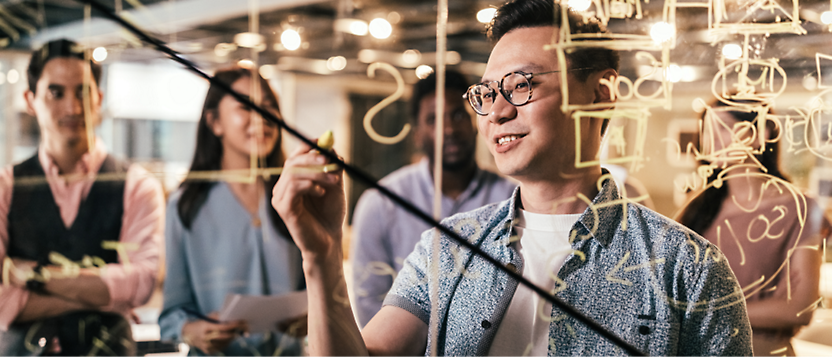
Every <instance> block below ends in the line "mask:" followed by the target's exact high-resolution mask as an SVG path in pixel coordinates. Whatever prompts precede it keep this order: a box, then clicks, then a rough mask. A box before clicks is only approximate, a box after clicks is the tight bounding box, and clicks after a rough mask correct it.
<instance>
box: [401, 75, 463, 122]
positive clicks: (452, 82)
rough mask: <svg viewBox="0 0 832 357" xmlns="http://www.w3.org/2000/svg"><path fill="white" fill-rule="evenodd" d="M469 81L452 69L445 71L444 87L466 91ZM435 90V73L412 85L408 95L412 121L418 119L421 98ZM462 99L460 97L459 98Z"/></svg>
mask: <svg viewBox="0 0 832 357" xmlns="http://www.w3.org/2000/svg"><path fill="white" fill-rule="evenodd" d="M469 85H470V83H469V82H468V79H467V78H465V75H464V74H462V73H459V72H457V71H454V70H447V71H445V89H455V90H459V91H460V92H462V93H465V92H466V91H468V86H469ZM435 92H436V73H431V74H430V75H429V76H427V77H426V78H425V79H422V80H419V81H418V82H416V84H414V85H413V95H412V96H411V97H410V117H411V119H412V120H413V122H414V123H418V121H419V108H420V107H421V103H422V98H424V97H425V96H426V95H428V94H431V93H435ZM460 100H462V99H460Z"/></svg>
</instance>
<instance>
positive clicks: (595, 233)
mask: <svg viewBox="0 0 832 357" xmlns="http://www.w3.org/2000/svg"><path fill="white" fill-rule="evenodd" d="M601 171H602V173H601V177H600V178H599V179H598V181H599V182H598V194H597V195H596V196H595V198H594V199H593V200H592V203H591V204H589V207H587V209H586V210H585V211H584V213H583V214H582V215H581V218H579V219H578V221H577V222H575V225H574V226H573V227H572V233H570V235H571V234H574V235H575V237H574V238H572V237H570V242H573V241H576V240H579V239H590V238H595V239H597V240H598V242H599V243H601V245H602V246H603V247H604V248H607V247H609V245H610V243H611V242H612V239H613V237H614V236H615V231H616V229H617V228H618V225H619V224H622V221H621V219H622V217H626V216H625V213H624V212H626V211H627V201H623V200H621V196H620V195H619V193H618V187H617V186H616V185H615V181H614V180H613V179H612V175H611V174H610V173H609V171H607V170H606V169H603V168H602V169H601ZM519 199H520V187H517V188H516V189H514V193H513V194H512V195H511V200H510V201H509V211H508V218H507V222H506V224H507V225H509V227H511V228H512V229H513V226H514V221H515V220H516V219H517V202H518V200H519ZM512 229H510V230H509V232H511V231H512ZM508 235H509V236H510V235H511V233H509V234H508ZM495 238H496V239H505V238H506V237H505V236H503V235H497V236H496V237H495ZM508 243H509V239H506V244H508Z"/></svg>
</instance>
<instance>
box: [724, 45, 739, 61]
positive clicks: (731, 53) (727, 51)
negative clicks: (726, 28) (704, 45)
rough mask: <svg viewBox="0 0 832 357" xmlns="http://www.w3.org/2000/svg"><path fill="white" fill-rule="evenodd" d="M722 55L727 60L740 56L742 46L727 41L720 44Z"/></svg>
mask: <svg viewBox="0 0 832 357" xmlns="http://www.w3.org/2000/svg"><path fill="white" fill-rule="evenodd" d="M722 55H723V56H725V58H727V59H729V60H735V59H739V58H740V57H742V47H740V45H738V44H736V43H729V44H726V45H725V46H722Z"/></svg>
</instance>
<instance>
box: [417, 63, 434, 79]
mask: <svg viewBox="0 0 832 357" xmlns="http://www.w3.org/2000/svg"><path fill="white" fill-rule="evenodd" d="M431 73H433V68H431V67H430V66H428V65H426V64H423V65H420V66H419V67H416V77H419V79H425V78H428V76H429V75H430V74H431Z"/></svg>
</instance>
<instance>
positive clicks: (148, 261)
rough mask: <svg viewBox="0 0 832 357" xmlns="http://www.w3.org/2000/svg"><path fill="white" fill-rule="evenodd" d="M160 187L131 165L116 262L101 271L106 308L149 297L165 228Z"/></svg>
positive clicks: (125, 307)
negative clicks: (104, 286) (106, 293)
mask: <svg viewBox="0 0 832 357" xmlns="http://www.w3.org/2000/svg"><path fill="white" fill-rule="evenodd" d="M164 219H165V207H164V194H163V192H162V186H161V184H160V183H159V181H157V180H156V178H155V177H153V176H152V175H151V174H150V173H149V172H147V170H145V169H144V168H142V167H141V166H139V165H131V166H130V168H129V169H128V171H127V178H126V180H125V187H124V216H123V217H122V224H121V235H120V237H121V238H120V243H121V248H123V249H122V251H120V252H119V262H118V264H108V265H107V266H106V268H105V269H102V270H101V280H103V281H104V283H105V284H107V288H108V290H109V292H110V305H109V306H107V307H106V309H107V310H115V311H127V310H129V309H131V308H134V307H137V306H140V305H142V304H144V303H146V302H147V300H148V299H150V295H151V294H152V293H153V288H154V287H155V285H156V277H157V274H158V272H159V254H160V251H159V250H160V245H161V244H162V239H163V238H162V237H163V234H164V229H165V221H164Z"/></svg>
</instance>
